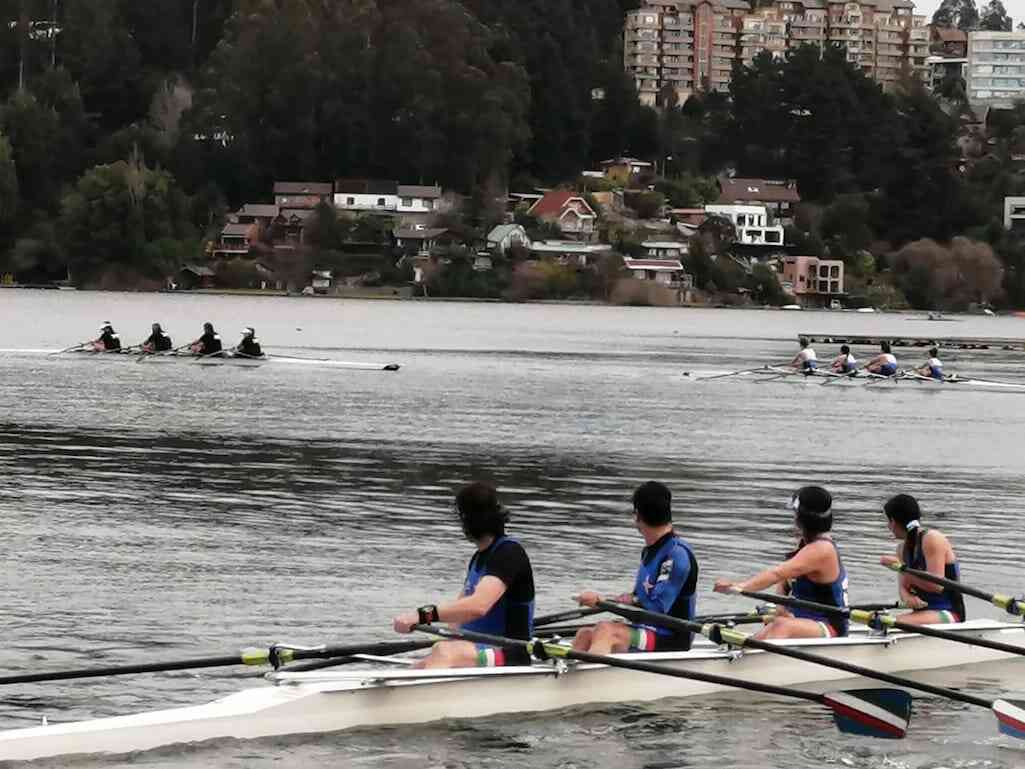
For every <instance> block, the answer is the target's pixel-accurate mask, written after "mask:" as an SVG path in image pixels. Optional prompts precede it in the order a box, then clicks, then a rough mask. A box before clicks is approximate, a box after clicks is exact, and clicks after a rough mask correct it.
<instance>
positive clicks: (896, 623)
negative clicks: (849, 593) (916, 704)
mask: <svg viewBox="0 0 1025 769" xmlns="http://www.w3.org/2000/svg"><path fill="white" fill-rule="evenodd" d="M730 592H732V593H736V594H738V595H742V596H745V597H747V598H753V599H754V600H756V601H767V602H769V603H775V604H778V605H780V606H789V607H791V608H801V609H810V610H811V611H815V612H818V613H820V614H823V615H826V616H829V615H832V616H838V617H848V618H850V619H851V620H853V621H854V622H860V623H863V624H866V625H868V626H869V627H875V628H878V629H883V628H894V629H898V630H904V631H905V632H908V633H917V634H919V635H924V636H931V637H934V638H942V639H944V640H947V641H955V642H958V643H963V644H968V645H970V646H983V647H986V648H988V649H995V650H998V651H1003V652H1006V653H1008V654H1025V648H1023V647H1020V646H1012V645H1010V644H1004V643H1000V642H999V641H990V640H987V639H985V638H966V637H962V636H959V635H957V634H955V633H949V632H946V631H943V630H936V629H935V628H932V627H928V626H922V625H911V624H908V623H904V622H901V621H900V620H898V619H896V618H895V617H891V616H889V615H887V614H880V613H879V612H871V611H864V610H862V609H851V608H847V607H840V606H828V605H826V604H820V603H815V602H814V601H804V600H801V599H799V598H790V597H789V596H782V595H774V594H772V593H759V592H755V591H750V590H739V589H736V588H734V589H733V590H731V591H730ZM883 676H887V678H883ZM871 677H872V678H878V679H879V680H882V681H885V680H895V679H896V680H900V679H897V677H896V676H890V675H889V674H888V673H873V674H872V676H871ZM903 680H904V682H903V683H900V684H898V685H900V686H905V687H907V688H908V689H918V690H920V691H923V692H928V693H930V694H936V695H938V696H940V697H946V698H947V699H951V700H956V701H958V702H963V703H965V704H966V705H975V706H976V707H980V708H986V709H987V710H990V711H992V712H993V715H995V716H996V718H997V721H998V728H999V729H1000V731H1001V732H1002V733H1004V734H1007V735H1010V736H1012V737H1017V738H1018V739H1022V740H1025V700H1005V699H998V700H987V699H983V698H982V697H975V696H973V695H970V694H964V693H963V692H959V691H956V690H954V689H947V688H945V687H942V686H933V685H932V684H926V683H919V682H917V681H911V680H910V679H903Z"/></svg>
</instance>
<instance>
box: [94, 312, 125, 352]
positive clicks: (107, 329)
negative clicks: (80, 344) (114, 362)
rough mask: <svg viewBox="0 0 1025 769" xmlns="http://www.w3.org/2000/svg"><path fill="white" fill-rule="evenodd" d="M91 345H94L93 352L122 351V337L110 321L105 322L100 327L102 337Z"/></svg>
mask: <svg viewBox="0 0 1025 769" xmlns="http://www.w3.org/2000/svg"><path fill="white" fill-rule="evenodd" d="M89 344H91V345H92V348H93V350H95V351H97V352H111V351H113V350H120V349H121V337H119V336H118V335H117V333H116V332H115V331H114V327H113V326H112V325H111V323H110V321H109V320H105V321H103V325H102V326H100V335H99V337H97V338H96V339H94V340H93V341H92V342H90V343H89Z"/></svg>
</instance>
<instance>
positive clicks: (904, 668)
mask: <svg viewBox="0 0 1025 769" xmlns="http://www.w3.org/2000/svg"><path fill="white" fill-rule="evenodd" d="M952 628H954V629H955V631H954V632H958V633H961V634H964V635H967V636H972V637H984V638H989V639H992V640H999V641H1001V642H1003V643H1009V644H1013V645H1016V646H1021V647H1022V648H1023V649H1025V632H1023V628H1022V626H1020V625H1008V624H1005V623H998V622H992V621H988V620H981V621H974V622H968V623H964V624H962V625H955V626H951V625H946V626H944V629H946V630H951V629H952ZM788 644H789V645H792V646H795V647H800V648H802V649H805V650H807V651H813V652H815V653H817V654H821V655H823V656H827V657H830V658H833V659H838V660H843V661H845V662H851V663H854V664H858V665H863V666H866V667H869V668H872V669H874V670H878V671H885V672H891V673H904V674H906V675H909V676H910V677H914V676H915V674H916V673H923V672H925V671H931V670H938V669H943V668H952V667H960V666H965V665H973V664H980V663H986V662H993V661H999V660H1006V659H1008V658H1016V655H1009V654H1006V653H1004V652H998V651H993V650H990V649H985V648H981V647H975V646H967V645H964V644H956V643H951V642H949V641H943V640H939V639H935V638H927V637H924V636H919V635H914V634H910V635H909V634H902V633H898V634H894V635H892V636H889V637H886V638H874V637H869V636H867V635H866V634H863V633H861V634H857V635H856V636H852V637H851V638H848V639H833V640H818V639H815V640H803V641H791V642H788ZM623 656H625V657H627V658H631V659H643V660H646V661H654V662H658V663H659V664H665V665H667V666H671V667H673V668H677V669H681V670H694V671H700V672H706V673H716V674H719V675H726V676H731V677H735V678H740V679H744V680H750V681H758V682H761V683H771V684H775V685H780V686H798V687H800V688H802V689H805V690H811V691H815V690H817V691H828V690H830V689H832V688H836V686H837V682H840V681H842V682H843V686H845V687H850V686H851V685H852V684H853V685H855V686H859V685H877V684H871V683H870V682H868V681H866V680H865V679H860V678H857V677H855V676H851V675H849V674H848V673H845V672H843V671H839V670H835V669H831V668H826V667H823V666H821V665H816V664H811V663H807V662H802V661H799V660H793V659H790V658H786V657H781V656H779V655H771V654H767V653H765V652H760V651H745V652H743V653H737V652H726V651H723V650H721V649H717V648H716V647H713V646H711V645H710V644H700V645H696V647H695V649H694V650H692V651H691V652H686V653H667V654H643V655H623ZM422 675H424V674H421V673H417V672H412V671H405V670H403V671H401V672H400V673H391V672H390V671H388V670H385V671H381V670H373V671H354V672H353V671H348V672H344V673H333V672H328V671H320V672H313V673H307V674H290V675H285V676H282V677H283V678H286V679H287V680H288V682H279V683H278V685H276V686H270V685H268V686H263V687H258V688H254V689H249V690H245V691H241V692H238V693H236V694H232V695H229V696H227V697H224V698H222V699H220V700H216V701H214V702H211V703H208V704H205V705H196V706H189V707H182V708H173V709H168V710H161V711H153V712H149V713H142V714H138V715H129V716H116V717H112V718H102V719H96V720H91V721H81V722H77V723H70V724H63V725H49V726H41V727H34V728H29V729H18V730H12V731H8V732H3V733H0V760H24V759H33V758H44V757H53V756H60V755H71V754H78V753H125V752H132V751H140V750H147V749H151V748H156V747H160V746H164V745H170V744H178V743H195V742H201V741H205V740H214V739H221V738H237V739H253V738H258V737H270V736H276V735H286V734H306V733H322V732H334V731H340V730H345V729H351V728H355V727H369V726H384V725H389V726H391V725H403V724H420V723H427V722H432V721H438V720H441V719H450V718H477V717H486V716H493V715H498V714H503V713H520V712H529V713H535V712H543V711H549V710H555V709H561V708H566V707H572V706H579V705H590V704H602V703H620V702H645V701H653V700H660V699H665V698H686V697H699V696H705V695H713V694H721V693H723V692H728V691H734V690H732V689H725V688H724V687H720V686H717V685H713V684H706V683H701V682H698V681H687V680H682V679H679V678H673V677H669V676H657V675H649V674H645V673H638V672H634V671H629V670H623V669H619V668H609V667H606V666H603V665H579V666H574V667H571V668H570V669H569V670H568V671H565V672H560V671H558V670H557V669H556V668H554V667H552V666H551V665H544V666H542V665H536V666H533V667H523V668H505V669H499V670H488V671H480V670H464V671H452V672H451V676H452V677H447V678H439V677H438V676H439V675H442V674H441V673H438V672H437V671H433V672H429V673H426V675H427V676H432V677H420V676H422ZM445 675H447V673H446V674H445Z"/></svg>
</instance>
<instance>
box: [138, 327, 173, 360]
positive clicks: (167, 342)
mask: <svg viewBox="0 0 1025 769" xmlns="http://www.w3.org/2000/svg"><path fill="white" fill-rule="evenodd" d="M170 349H171V337H169V336H168V335H167V334H165V333H164V329H162V328H161V327H160V324H159V323H154V324H153V325H152V326H151V327H150V335H149V336H148V337H147V338H146V341H145V342H143V343H142V351H143V352H150V353H152V352H167V351H168V350H170Z"/></svg>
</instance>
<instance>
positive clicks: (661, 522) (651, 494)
mask: <svg viewBox="0 0 1025 769" xmlns="http://www.w3.org/2000/svg"><path fill="white" fill-rule="evenodd" d="M672 503H673V495H672V492H670V491H669V489H668V488H667V487H666V485H665V484H662V483H659V482H658V481H648V482H647V483H642V484H641V485H640V486H638V487H637V489H636V490H635V491H634V496H633V505H634V513H636V515H637V517H638V518H640V519H641V523H644V524H645V525H647V526H665V525H666V524H667V523H670V522H671V521H672V520H673V510H672Z"/></svg>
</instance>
